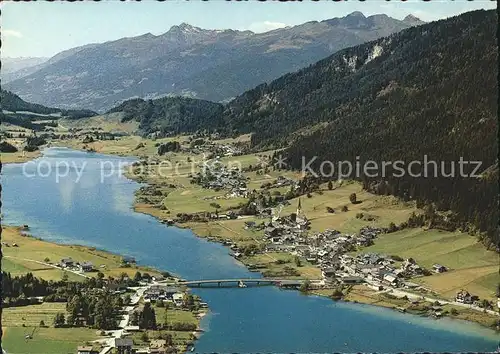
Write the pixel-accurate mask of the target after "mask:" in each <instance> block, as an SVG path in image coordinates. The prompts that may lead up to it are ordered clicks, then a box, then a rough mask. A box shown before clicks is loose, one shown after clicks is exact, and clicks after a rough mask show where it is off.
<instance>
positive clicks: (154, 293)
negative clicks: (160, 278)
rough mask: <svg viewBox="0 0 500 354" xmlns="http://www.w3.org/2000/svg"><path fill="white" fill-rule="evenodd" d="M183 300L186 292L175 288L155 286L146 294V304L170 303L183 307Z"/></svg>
mask: <svg viewBox="0 0 500 354" xmlns="http://www.w3.org/2000/svg"><path fill="white" fill-rule="evenodd" d="M183 299H184V292H182V290H181V289H179V288H177V287H175V286H166V285H154V286H151V287H149V288H148V289H147V290H146V291H145V292H144V300H145V301H146V302H151V301H168V302H172V303H173V304H174V305H175V306H178V307H180V306H182V303H183Z"/></svg>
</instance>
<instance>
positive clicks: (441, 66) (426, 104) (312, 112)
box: [225, 10, 500, 245]
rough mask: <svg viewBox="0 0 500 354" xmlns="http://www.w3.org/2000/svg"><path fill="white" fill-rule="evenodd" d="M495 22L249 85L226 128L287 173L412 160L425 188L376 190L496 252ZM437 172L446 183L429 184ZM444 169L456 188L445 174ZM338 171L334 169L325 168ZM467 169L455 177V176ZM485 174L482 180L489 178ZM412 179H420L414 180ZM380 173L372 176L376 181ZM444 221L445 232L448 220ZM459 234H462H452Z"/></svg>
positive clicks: (446, 24) (491, 15) (394, 38)
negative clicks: (483, 234)
mask: <svg viewBox="0 0 500 354" xmlns="http://www.w3.org/2000/svg"><path fill="white" fill-rule="evenodd" d="M496 31H497V14H496V12H495V11H494V10H491V11H484V10H481V11H474V12H469V13H466V14H463V15H461V16H457V17H453V18H450V19H447V20H442V21H437V22H433V23H430V24H426V25H423V26H420V27H415V28H410V29H407V30H404V31H401V32H400V33H397V34H394V35H391V36H389V37H387V38H383V39H379V40H376V41H373V42H370V43H366V44H362V45H359V46H356V47H353V48H348V49H345V50H342V51H339V52H337V53H336V54H334V55H332V56H330V57H328V58H326V59H324V60H321V61H320V62H318V63H316V64H315V65H312V66H310V67H308V68H306V69H303V70H300V71H298V72H296V73H293V74H288V75H285V76H283V77H281V78H279V79H277V80H275V81H273V82H272V83H270V84H269V85H266V84H264V85H260V86H258V87H257V88H255V89H253V90H250V91H248V92H246V93H244V94H243V95H241V96H239V97H238V98H236V99H235V100H233V101H232V102H230V103H229V104H228V105H227V106H226V107H225V120H226V122H227V125H228V126H230V127H232V129H233V130H234V131H238V132H240V133H248V132H254V134H253V136H252V144H253V146H254V147H256V148H261V149H264V148H268V147H271V146H282V147H286V146H288V145H289V144H290V143H291V144H292V146H291V147H290V148H288V149H287V150H286V156H287V157H288V160H287V162H288V163H289V166H290V165H291V166H292V167H293V168H298V169H301V168H302V166H303V160H302V158H303V157H304V158H305V161H311V159H313V158H314V157H317V159H316V161H315V163H313V164H312V165H311V166H312V167H313V168H314V170H315V171H319V167H320V163H321V162H322V161H332V162H335V163H336V162H338V161H351V163H353V164H354V163H355V161H357V160H356V159H357V157H359V161H360V162H361V163H364V162H365V161H368V160H373V161H376V162H378V163H379V166H380V163H381V162H382V161H393V162H394V161H398V160H401V161H404V162H405V164H409V163H410V162H411V161H420V162H421V163H423V160H424V155H427V156H428V160H434V161H438V164H439V165H437V166H439V167H433V165H431V166H430V167H429V170H428V176H430V177H428V178H424V177H413V176H409V175H408V173H407V174H406V175H405V176H403V177H401V178H395V177H394V178H391V177H390V176H391V171H394V169H391V168H390V167H389V168H388V169H387V177H386V178H382V177H377V178H368V176H366V175H365V176H360V178H362V179H363V180H364V181H365V182H366V186H368V185H370V183H372V182H379V181H380V180H385V182H386V183H388V184H387V185H386V186H385V187H384V188H383V189H381V190H380V192H382V193H391V194H394V195H397V196H401V197H403V198H412V199H416V200H418V201H419V203H427V202H433V203H436V206H437V207H438V209H441V210H447V209H450V208H451V209H452V210H454V211H455V212H457V213H458V216H457V220H455V221H454V223H455V225H462V224H461V223H466V222H472V223H473V224H474V225H475V227H477V228H479V229H480V230H482V231H487V232H488V233H489V235H490V239H489V240H486V243H487V244H489V245H498V244H499V242H500V239H499V236H498V231H497V223H498V216H499V215H498V167H496V168H489V167H490V166H492V165H495V164H497V151H498V142H497V138H498V137H497V131H498V119H497V113H498V112H497V99H498V86H497V85H498V82H497V75H498V52H497V50H498V48H497V39H496ZM461 158H462V159H463V160H465V161H482V166H481V168H480V169H479V171H478V173H480V172H482V171H484V170H485V169H488V168H489V169H488V173H485V174H484V175H483V177H482V178H474V177H461V176H458V177H457V175H459V174H460V172H459V170H458V169H459V166H458V162H459V161H460V159H461ZM441 161H445V163H446V165H445V166H446V170H445V172H442V173H441V172H439V174H438V177H434V171H435V170H436V169H441V168H442V167H440V166H441ZM451 161H455V163H456V167H455V169H456V170H455V177H439V176H442V175H443V173H445V174H450V171H451V163H450V162H451ZM335 166H337V165H335ZM474 168H475V166H473V165H471V164H469V165H467V166H464V170H463V171H464V174H465V173H467V174H470V173H472V170H473V169H474ZM492 170H493V171H494V172H495V171H496V173H491V171H492ZM420 171H421V170H420ZM379 173H380V171H379ZM449 222H451V221H449ZM462 227H464V228H465V227H466V226H463V225H462Z"/></svg>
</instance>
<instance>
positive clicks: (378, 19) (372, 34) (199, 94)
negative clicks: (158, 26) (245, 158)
mask: <svg viewBox="0 0 500 354" xmlns="http://www.w3.org/2000/svg"><path fill="white" fill-rule="evenodd" d="M417 22H418V21H417ZM415 24H416V20H415V19H413V18H410V19H409V20H408V19H407V20H404V21H400V20H396V19H393V18H390V17H388V16H386V15H374V16H370V17H365V16H364V15H363V14H362V13H359V12H356V13H352V14H350V15H348V16H346V17H343V18H335V19H331V20H327V21H322V22H308V23H304V24H302V25H299V26H295V27H291V28H284V29H278V30H274V31H270V32H266V33H261V34H255V33H252V32H250V31H243V32H242V31H234V30H224V31H219V30H204V29H201V28H197V27H193V26H190V25H188V24H181V25H180V26H173V27H172V28H171V29H170V30H169V31H168V32H166V33H164V34H162V35H159V36H154V35H152V34H145V35H142V36H138V37H133V38H123V39H120V40H117V41H112V42H107V43H103V44H98V45H92V46H90V47H87V48H83V49H81V50H78V51H77V52H76V53H73V54H72V55H69V56H67V57H65V58H63V59H60V60H57V61H56V62H53V63H50V64H49V65H46V66H43V67H42V68H41V69H39V70H37V71H36V72H34V73H32V74H30V75H28V76H25V77H23V78H21V79H18V80H15V81H12V82H9V83H7V84H6V85H5V88H7V89H9V90H11V91H13V92H16V93H17V94H19V95H20V96H21V97H23V98H25V99H27V100H30V101H32V102H40V103H42V102H43V103H44V104H48V105H54V106H59V107H65V108H74V107H76V106H79V107H88V108H91V109H96V110H101V111H104V110H106V109H109V108H110V107H112V106H114V105H115V104H117V103H119V102H120V101H123V100H126V99H129V98H131V97H142V98H157V97H161V96H164V95H166V94H180V95H187V96H191V97H196V98H201V99H209V100H213V101H221V100H227V99H229V98H231V97H234V96H236V95H238V94H240V93H242V92H244V91H245V90H247V89H249V88H251V87H254V86H255V85H258V84H259V83H262V82H266V81H269V80H272V79H275V78H277V77H279V76H280V75H283V74H285V73H287V72H290V71H295V70H298V69H300V68H302V67H304V66H307V65H309V64H311V63H314V62H315V61H317V60H319V59H321V58H323V57H325V56H327V55H329V54H331V53H334V52H336V51H337V50H339V49H342V48H346V47H350V46H353V45H357V44H360V43H364V42H366V41H369V40H373V39H376V38H379V37H382V36H387V35H389V34H391V33H394V32H397V31H400V30H402V29H404V28H408V27H409V26H412V25H415Z"/></svg>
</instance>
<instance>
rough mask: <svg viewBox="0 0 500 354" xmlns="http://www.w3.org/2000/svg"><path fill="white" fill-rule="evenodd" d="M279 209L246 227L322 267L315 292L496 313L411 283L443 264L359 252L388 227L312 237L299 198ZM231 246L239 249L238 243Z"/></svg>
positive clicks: (466, 296)
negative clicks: (360, 293) (357, 292)
mask: <svg viewBox="0 0 500 354" xmlns="http://www.w3.org/2000/svg"><path fill="white" fill-rule="evenodd" d="M280 210H281V208H277V210H274V215H272V217H271V221H270V222H264V223H262V224H260V225H257V224H256V223H255V222H246V223H245V228H257V229H260V230H263V231H264V235H265V239H266V241H267V243H266V246H265V249H264V252H271V253H272V252H287V253H289V254H291V255H293V256H297V257H300V258H302V259H305V260H306V261H307V262H309V263H310V264H314V265H316V266H317V267H319V268H320V269H321V274H322V277H323V279H322V281H321V282H315V283H314V284H312V286H313V287H314V288H320V289H321V288H323V289H328V288H335V287H337V286H352V285H356V284H364V285H366V286H368V287H369V288H370V289H372V290H373V291H374V292H384V293H391V292H393V293H394V294H399V297H406V298H408V299H409V301H410V302H411V303H413V304H415V303H417V302H418V300H426V299H427V300H428V299H429V296H431V297H432V298H431V299H432V302H434V303H435V305H439V304H447V303H454V304H460V305H466V306H467V307H469V308H471V309H475V310H478V311H486V312H489V313H492V314H497V313H496V312H495V311H493V305H492V303H490V302H488V301H486V300H483V301H481V300H480V299H479V297H478V296H477V295H473V294H470V293H469V292H468V291H467V290H465V289H462V290H460V291H458V292H457V293H456V296H455V298H454V299H453V300H452V301H447V300H442V299H441V300H439V301H438V300H437V298H436V296H437V294H436V293H435V292H434V291H432V290H431V289H429V288H427V287H425V286H423V285H421V284H418V283H416V282H414V281H412V280H413V279H417V278H420V277H425V276H431V275H432V274H439V273H443V272H446V271H448V268H447V267H446V266H444V265H441V264H433V266H432V269H426V268H424V267H422V266H420V265H419V264H417V262H416V261H415V260H414V259H413V258H407V259H402V258H400V257H398V256H396V255H390V256H389V255H384V254H378V253H373V252H367V253H360V252H356V251H359V250H360V249H363V248H364V247H367V246H370V245H373V244H374V243H375V242H376V239H377V237H378V235H380V234H381V233H387V232H390V231H389V230H388V229H387V228H378V227H371V226H364V227H362V228H361V229H360V230H359V232H358V233H356V234H343V233H341V232H340V231H337V230H330V229H327V230H325V231H324V232H317V233H312V234H311V233H310V232H309V224H310V222H309V220H308V219H307V217H306V216H305V214H304V212H303V210H302V207H301V200H300V199H299V201H298V206H297V210H296V212H295V213H292V214H291V215H288V216H280V215H279V211H280ZM231 246H233V249H236V248H235V247H234V245H231ZM234 256H235V257H236V258H238V257H240V256H241V253H240V252H235V253H234ZM441 312H442V310H440V308H439V306H437V308H436V309H435V312H434V313H433V315H434V316H435V317H440V316H441Z"/></svg>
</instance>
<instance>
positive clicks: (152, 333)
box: [2, 225, 207, 354]
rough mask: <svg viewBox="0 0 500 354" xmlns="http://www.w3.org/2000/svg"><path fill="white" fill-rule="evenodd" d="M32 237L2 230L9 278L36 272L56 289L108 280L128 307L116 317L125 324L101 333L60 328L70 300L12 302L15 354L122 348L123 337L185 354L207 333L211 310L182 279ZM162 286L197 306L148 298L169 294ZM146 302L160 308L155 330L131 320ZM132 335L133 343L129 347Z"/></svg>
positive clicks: (6, 311)
mask: <svg viewBox="0 0 500 354" xmlns="http://www.w3.org/2000/svg"><path fill="white" fill-rule="evenodd" d="M28 232H29V227H28V226H27V225H26V226H24V227H12V226H7V227H3V228H2V248H3V258H2V271H3V272H6V273H9V274H10V277H23V276H26V274H28V273H29V274H32V275H33V277H34V278H37V279H43V280H45V281H52V282H53V283H54V284H57V283H58V282H69V283H72V282H76V283H82V284H85V282H87V281H88V280H89V279H90V278H94V279H104V280H106V279H109V280H110V282H109V283H108V286H111V285H112V286H113V289H115V290H113V291H114V293H115V294H119V295H118V296H119V297H121V298H122V299H126V300H123V305H122V307H121V308H116V309H115V311H117V312H119V313H121V315H119V316H118V317H117V318H118V327H117V328H115V329H111V330H96V329H95V328H92V326H90V325H88V326H81V325H80V326H70V325H69V324H68V325H66V326H62V327H61V326H60V325H59V326H57V325H53V321H54V318H55V316H56V315H58V314H61V313H62V314H65V317H68V316H69V313H68V308H67V302H61V301H60V300H59V301H54V300H49V298H48V297H47V296H34V297H31V298H28V300H29V303H28V304H12V303H11V302H12V301H13V300H12V299H10V298H8V299H4V302H6V303H4V308H3V316H2V331H3V333H4V337H3V344H4V348H6V349H7V350H8V352H9V353H14V354H15V353H23V354H30V353H33V354H39V353H40V350H42V351H47V352H50V353H51V354H58V353H67V352H68V351H74V350H76V348H77V347H82V346H85V347H89V348H90V347H92V348H95V350H98V351H99V352H101V351H106V350H108V349H109V350H110V349H111V348H113V347H116V343H115V341H117V340H120V339H123V338H125V339H124V342H123V343H127V345H129V344H130V345H133V346H134V348H136V349H137V350H139V349H140V348H141V347H142V348H146V349H147V348H148V347H150V346H156V347H158V348H161V347H167V346H168V347H171V348H174V349H175V350H176V351H185V350H186V349H187V348H188V347H189V346H192V343H193V341H194V340H195V339H196V337H197V336H199V334H200V333H201V329H200V327H199V325H200V320H201V318H202V317H203V316H204V315H205V314H206V312H207V308H206V307H204V308H201V307H200V305H199V304H200V299H199V297H192V295H190V294H189V293H188V292H187V288H186V287H185V286H181V285H179V286H177V287H175V288H173V287H172V285H174V286H175V284H176V283H178V281H179V279H178V278H176V277H174V276H172V275H170V274H169V273H166V272H160V271H158V270H156V269H153V268H151V267H147V266H143V265H137V264H136V263H135V261H134V260H133V259H131V258H130V257H122V256H119V255H116V254H112V253H109V252H105V251H101V250H97V249H96V248H94V247H86V246H79V245H60V244H55V243H51V242H46V241H43V240H41V239H38V238H36V237H34V236H32V235H29V234H28ZM82 268H83V269H82ZM111 279H119V282H118V283H117V282H114V281H113V283H111ZM131 279H134V282H136V283H137V284H132V285H136V286H131V284H130V281H129V280H131ZM159 282H160V283H159ZM161 282H167V284H172V285H171V286H170V289H175V290H174V291H175V292H177V293H178V294H179V296H181V295H182V296H191V298H192V301H193V303H192V305H190V306H187V305H186V304H184V303H182V302H180V303H174V302H173V301H172V296H175V293H174V292H172V293H171V294H170V297H168V298H167V297H166V296H165V295H164V296H163V297H161V298H160V299H158V297H154V298H152V297H151V296H152V295H149V294H155V295H156V296H158V294H160V295H161V294H162V293H161V292H162V291H163V289H167V287H166V285H162V284H163V283H161ZM170 291H172V290H170ZM186 294H187V295H186ZM68 303H69V299H68ZM146 303H148V304H149V303H151V304H152V308H153V309H154V311H155V317H156V320H155V323H156V325H155V327H156V326H157V328H156V329H148V330H145V329H140V327H139V325H138V324H137V323H132V320H131V317H133V316H132V315H133V313H134V312H137V311H141V309H143V308H144V306H145V304H146ZM167 313H168V316H167ZM19 319H21V320H19ZM68 321H69V318H68ZM166 321H168V322H166ZM27 333H28V334H29V333H31V334H30V337H29V338H28V337H26V336H27V335H28V334H27ZM26 338H28V339H26ZM127 338H130V339H132V341H130V342H126V340H127ZM123 343H122V344H123Z"/></svg>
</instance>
